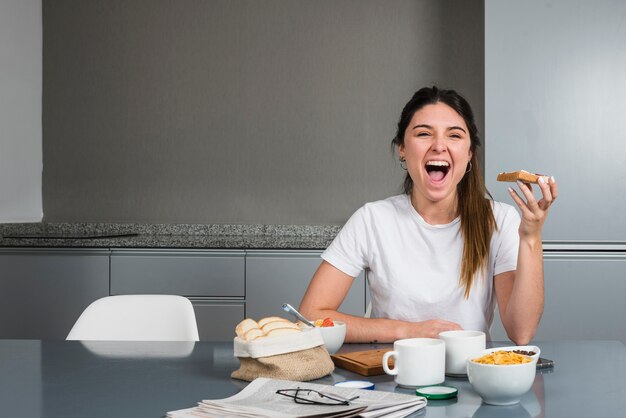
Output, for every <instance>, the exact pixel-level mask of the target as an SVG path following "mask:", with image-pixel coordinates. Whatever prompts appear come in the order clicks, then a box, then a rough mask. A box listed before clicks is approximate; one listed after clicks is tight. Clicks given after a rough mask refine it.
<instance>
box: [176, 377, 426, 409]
mask: <svg viewBox="0 0 626 418" xmlns="http://www.w3.org/2000/svg"><path fill="white" fill-rule="evenodd" d="M289 389H301V390H307V389H312V390H316V391H319V392H323V393H325V394H329V395H338V396H340V397H343V398H347V399H351V398H354V397H355V396H358V398H356V399H354V400H351V401H350V403H349V405H311V404H301V403H296V402H294V399H293V398H291V397H289V396H282V395H280V394H278V393H277V391H279V390H280V391H285V390H289ZM425 406H426V399H425V398H423V397H421V396H414V395H403V394H400V393H394V392H382V391H374V390H364V389H352V388H345V387H336V386H328V385H320V384H315V383H309V382H293V381H290V380H277V379H267V378H263V377H260V378H257V379H255V380H253V381H252V382H251V383H250V384H249V385H248V386H246V387H245V388H244V389H243V390H242V391H241V392H239V393H238V394H236V395H234V396H231V397H230V398H226V399H216V400H205V401H201V402H200V403H198V406H196V407H194V408H188V409H180V410H178V411H171V412H168V413H167V417H168V418H198V417H228V418H229V417H249V418H257V417H258V418H261V417H272V418H314V417H324V418H330V417H363V418H374V417H389V418H401V417H406V416H407V415H410V414H412V413H413V412H416V411H418V410H420V409H422V408H424V407H425Z"/></svg>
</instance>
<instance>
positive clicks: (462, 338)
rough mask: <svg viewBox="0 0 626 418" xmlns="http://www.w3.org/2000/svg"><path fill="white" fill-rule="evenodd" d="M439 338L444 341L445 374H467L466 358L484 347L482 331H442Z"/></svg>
mask: <svg viewBox="0 0 626 418" xmlns="http://www.w3.org/2000/svg"><path fill="white" fill-rule="evenodd" d="M439 338H440V339H442V340H443V341H445V342H446V374H448V375H465V374H467V359H468V358H470V357H472V356H474V355H476V354H478V353H479V352H481V351H482V350H484V349H485V341H486V337H485V333H484V332H482V331H464V330H463V331H444V332H440V333H439Z"/></svg>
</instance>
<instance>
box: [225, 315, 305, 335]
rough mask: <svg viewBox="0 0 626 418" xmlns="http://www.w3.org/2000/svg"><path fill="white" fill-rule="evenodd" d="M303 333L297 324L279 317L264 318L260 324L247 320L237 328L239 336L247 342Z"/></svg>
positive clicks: (236, 331)
mask: <svg viewBox="0 0 626 418" xmlns="http://www.w3.org/2000/svg"><path fill="white" fill-rule="evenodd" d="M301 331H302V330H301V329H300V327H299V326H298V325H297V324H295V323H293V322H291V321H289V320H287V319H285V318H281V317H279V316H270V317H267V318H263V319H261V320H259V322H256V321H255V320H254V319H250V318H246V319H244V320H243V321H241V322H240V323H239V324H237V326H236V327H235V333H236V334H237V336H238V337H239V338H242V339H244V340H246V341H254V340H257V339H260V338H267V337H273V336H276V335H284V334H291V333H293V332H301Z"/></svg>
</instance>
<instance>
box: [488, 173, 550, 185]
mask: <svg viewBox="0 0 626 418" xmlns="http://www.w3.org/2000/svg"><path fill="white" fill-rule="evenodd" d="M539 177H541V175H540V174H533V173H529V172H528V171H524V170H519V171H510V172H505V173H500V174H498V177H497V178H496V180H498V181H512V182H516V181H518V180H519V181H521V182H523V183H537V182H538V181H539Z"/></svg>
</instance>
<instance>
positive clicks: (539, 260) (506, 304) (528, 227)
mask: <svg viewBox="0 0 626 418" xmlns="http://www.w3.org/2000/svg"><path fill="white" fill-rule="evenodd" d="M518 186H519V188H520V190H521V191H522V193H523V194H524V197H525V198H526V201H524V200H523V199H522V198H521V197H520V196H519V195H518V194H517V192H515V191H514V190H513V189H511V188H509V193H510V194H511V197H512V198H513V200H514V201H515V203H516V204H517V206H518V207H519V208H520V210H521V212H522V221H521V223H520V227H519V235H520V243H519V251H518V255H517V270H516V271H509V272H505V273H502V274H498V275H497V276H495V277H494V287H495V292H496V298H497V300H498V306H499V311H500V317H501V318H502V324H503V325H504V328H505V330H506V332H507V335H508V336H509V338H510V339H511V340H512V341H513V342H515V343H516V344H520V345H524V344H527V343H528V342H529V341H530V340H531V339H532V338H533V337H534V336H535V332H536V331H537V326H538V325H539V320H540V319H541V314H542V313H543V303H544V292H543V287H544V284H543V248H542V242H541V231H542V228H543V223H544V221H545V219H546V217H547V215H548V209H549V208H550V205H551V204H552V203H553V202H554V199H556V197H557V194H558V186H557V184H556V181H555V180H554V178H553V177H551V178H550V179H549V180H548V181H547V182H546V181H545V180H544V178H543V177H542V178H541V179H540V181H539V187H540V188H541V193H542V195H543V197H542V199H541V200H540V201H538V202H537V200H536V199H535V196H534V195H533V192H532V189H531V187H530V185H526V184H523V183H519V182H518Z"/></svg>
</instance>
